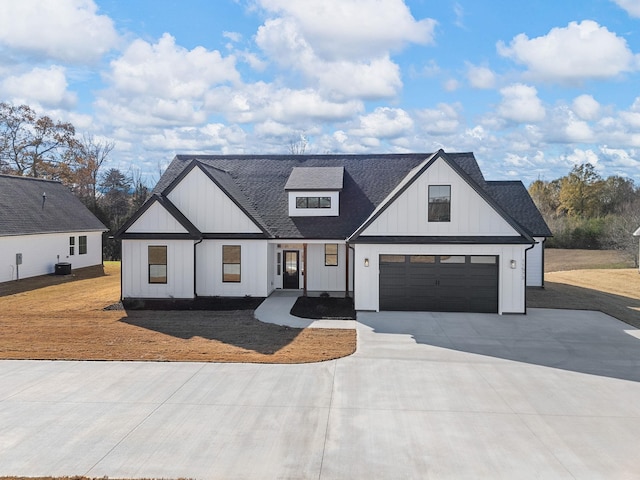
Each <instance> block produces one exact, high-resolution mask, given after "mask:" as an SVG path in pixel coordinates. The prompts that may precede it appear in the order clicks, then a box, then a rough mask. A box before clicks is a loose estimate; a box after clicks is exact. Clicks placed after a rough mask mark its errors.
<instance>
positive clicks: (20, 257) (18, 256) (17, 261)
mask: <svg viewBox="0 0 640 480" xmlns="http://www.w3.org/2000/svg"><path fill="white" fill-rule="evenodd" d="M16 265H22V254H21V253H16Z"/></svg>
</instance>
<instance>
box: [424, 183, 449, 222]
mask: <svg viewBox="0 0 640 480" xmlns="http://www.w3.org/2000/svg"><path fill="white" fill-rule="evenodd" d="M428 215H429V221H430V222H450V221H451V185H429V213H428Z"/></svg>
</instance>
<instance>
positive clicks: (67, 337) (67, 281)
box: [0, 262, 356, 363]
mask: <svg viewBox="0 0 640 480" xmlns="http://www.w3.org/2000/svg"><path fill="white" fill-rule="evenodd" d="M75 275H76V276H75V277H71V276H69V277H62V278H61V277H55V276H44V277H37V278H34V279H25V280H20V281H19V282H11V283H7V284H0V331H1V332H2V342H0V359H55V360H154V361H163V360H166V361H205V362H252V363H305V362H317V361H323V360H330V359H333V358H339V357H344V356H346V355H350V354H351V353H353V352H354V351H355V348H356V333H355V331H354V330H337V329H296V328H289V327H281V326H277V325H272V324H266V323H262V322H259V321H258V320H256V319H255V318H254V316H253V311H252V310H235V311H129V312H127V311H124V310H104V309H105V307H109V306H112V305H114V304H117V302H118V299H119V296H120V265H119V264H118V263H113V262H107V263H106V264H105V268H104V274H102V271H101V270H100V271H96V270H93V271H79V272H78V273H76V274H75ZM96 275H98V276H96ZM51 283H53V285H50V284H51Z"/></svg>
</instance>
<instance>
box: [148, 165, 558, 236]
mask: <svg viewBox="0 0 640 480" xmlns="http://www.w3.org/2000/svg"><path fill="white" fill-rule="evenodd" d="M430 156H431V154H427V153H414V154H378V155H178V156H176V157H175V158H174V159H173V161H172V162H171V164H170V165H169V167H168V168H167V170H166V171H165V172H164V174H163V175H162V177H161V178H160V181H159V182H158V185H156V187H155V189H154V193H158V194H162V193H163V192H164V191H165V190H166V189H167V188H168V187H169V186H171V184H172V182H174V180H175V179H176V178H178V176H180V174H181V173H182V172H183V171H184V170H185V169H186V168H188V167H189V166H191V164H192V163H193V162H194V161H197V162H199V163H200V164H201V165H202V166H203V167H204V168H205V169H206V170H208V171H209V172H211V173H212V176H214V177H215V178H216V179H217V180H218V181H219V183H221V184H223V185H222V186H223V188H225V190H226V191H227V193H229V194H230V195H231V196H232V197H234V199H235V201H236V203H238V204H239V205H240V206H241V207H242V208H243V209H244V210H245V211H246V212H248V213H249V214H250V215H251V216H252V217H253V218H254V219H255V220H256V223H258V225H260V226H262V227H263V229H264V230H265V231H267V232H268V233H269V234H270V235H272V236H273V237H276V238H309V239H313V238H320V239H321V238H335V239H338V238H340V239H343V238H347V237H349V236H350V235H351V234H353V233H354V232H355V231H356V229H357V228H358V227H359V226H360V225H362V224H363V223H364V222H365V220H366V219H367V218H368V217H369V215H371V213H372V212H373V211H374V209H375V208H376V207H377V206H378V205H379V204H380V203H381V202H382V201H383V200H384V199H385V198H386V197H387V196H388V195H389V194H390V193H391V192H392V191H393V189H394V188H395V187H396V186H397V185H398V184H399V183H400V182H401V181H402V180H403V179H404V178H405V177H406V176H407V175H408V174H409V172H410V171H411V170H413V169H414V168H416V167H418V166H419V165H420V164H421V163H423V162H424V161H425V160H426V159H428V158H429V157H430ZM446 156H447V158H448V159H449V160H451V161H453V162H455V164H456V165H458V166H459V167H460V169H461V170H462V171H463V173H464V174H466V176H467V179H468V180H470V181H471V182H472V183H475V184H476V185H477V187H478V188H479V189H480V190H483V191H485V192H486V194H487V196H488V197H490V198H491V199H494V200H495V201H496V203H498V204H499V205H500V206H501V207H502V208H503V210H504V211H506V212H508V213H509V215H514V220H515V221H516V222H517V223H518V224H519V225H522V226H523V227H525V226H526V225H527V224H528V223H527V222H528V220H527V218H526V217H527V216H529V215H539V212H538V210H537V209H536V208H535V205H533V202H531V203H527V202H524V201H523V197H522V195H521V192H520V193H518V195H517V196H516V197H514V198H513V199H511V198H510V197H509V196H508V195H494V194H493V193H492V192H493V190H492V189H490V188H489V184H495V183H501V182H486V181H485V179H484V177H483V175H482V172H481V171H480V168H479V167H478V164H477V162H476V160H475V157H474V156H473V153H447V154H446ZM300 167H304V168H317V167H332V168H341V167H343V168H344V176H343V185H342V192H341V194H340V216H338V217H289V215H288V194H287V192H286V190H285V186H286V185H287V181H288V180H289V177H290V175H291V172H292V171H293V170H294V169H295V168H300ZM499 189H500V187H496V189H495V190H496V192H498V191H500V190H499ZM500 192H501V191H500ZM525 193H526V194H527V197H528V193H527V192H526V190H525ZM511 202H515V203H517V204H518V205H517V206H511V207H509V205H508V204H509V203H511ZM532 207H533V208H532ZM545 226H546V225H545ZM203 233H205V232H203ZM536 234H539V233H536Z"/></svg>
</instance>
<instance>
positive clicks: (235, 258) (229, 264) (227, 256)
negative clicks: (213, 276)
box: [222, 245, 242, 283]
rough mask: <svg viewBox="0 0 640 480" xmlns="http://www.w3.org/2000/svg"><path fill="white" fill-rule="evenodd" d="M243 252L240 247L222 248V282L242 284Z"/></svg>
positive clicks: (226, 246)
mask: <svg viewBox="0 0 640 480" xmlns="http://www.w3.org/2000/svg"><path fill="white" fill-rule="evenodd" d="M241 258H242V252H241V248H240V245H223V246H222V281H223V282H232V283H238V282H240V271H241Z"/></svg>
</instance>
